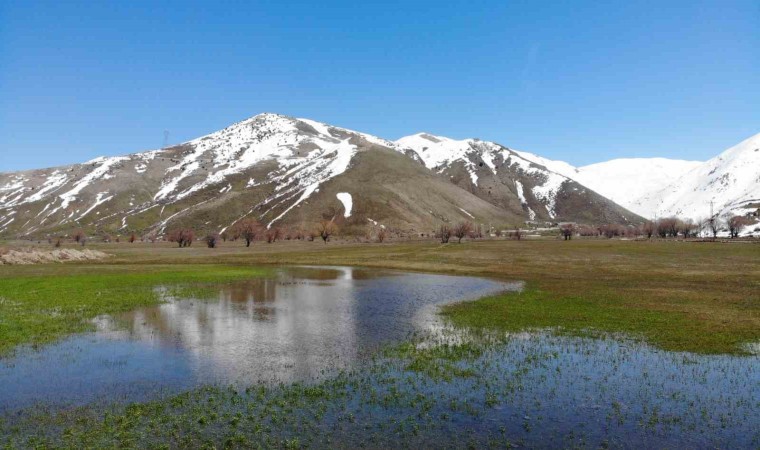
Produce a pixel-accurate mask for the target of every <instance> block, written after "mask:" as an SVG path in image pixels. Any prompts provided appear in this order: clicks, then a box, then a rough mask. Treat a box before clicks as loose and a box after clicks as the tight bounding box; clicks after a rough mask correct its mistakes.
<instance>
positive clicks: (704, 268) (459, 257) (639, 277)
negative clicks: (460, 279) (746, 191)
mask: <svg viewBox="0 0 760 450" xmlns="http://www.w3.org/2000/svg"><path fill="white" fill-rule="evenodd" d="M91 248H97V249H99V250H103V251H105V252H107V253H110V254H112V255H114V256H113V257H112V258H110V259H108V260H107V261H104V262H102V263H98V264H92V263H87V264H80V263H66V264H53V265H37V266H5V267H2V268H1V269H0V298H2V300H0V302H2V303H0V353H2V352H7V351H9V350H10V349H12V348H13V347H14V346H16V345H18V344H21V343H32V344H39V343H44V342H49V341H50V340H52V339H55V338H57V337H60V336H62V335H65V334H67V333H72V332H78V331H82V330H86V329H88V328H89V327H91V325H89V323H88V319H91V318H93V317H95V316H96V315H98V314H102V313H112V312H117V311H123V310H127V309H130V308H134V307H135V306H138V305H143V304H146V303H150V302H155V301H158V299H157V298H156V296H155V294H154V293H153V292H152V290H151V289H150V287H151V286H154V285H156V284H167V283H181V282H212V281H224V280H230V279H234V278H239V277H244V276H250V275H256V274H259V273H261V270H260V269H257V268H258V267H263V266H266V265H272V264H311V265H357V266H365V267H383V268H393V269H404V270H414V271H431V272H446V273H459V274H468V275H483V276H490V277H497V278H501V279H507V280H522V281H525V282H526V289H525V291H524V292H523V293H521V294H507V295H501V296H496V297H491V298H486V299H481V300H479V301H476V302H470V303H465V304H460V305H454V306H451V307H448V308H446V309H445V310H444V314H445V315H446V316H447V317H449V318H450V319H451V320H452V321H453V322H454V323H456V324H460V325H464V326H475V327H485V328H496V329H505V330H518V329H525V328H545V327H552V328H557V331H558V332H567V333H574V334H575V333H584V334H586V333H589V332H591V333H593V332H595V331H601V332H624V333H628V334H631V335H633V336H635V337H641V338H643V339H645V340H647V341H648V342H650V343H651V344H653V345H656V346H659V347H661V348H663V349H667V350H683V351H691V352H696V353H742V351H743V350H742V348H743V347H742V346H741V344H743V343H749V342H758V341H760V245H758V244H755V243H740V244H731V243H697V242H677V241H652V242H632V241H616V240H576V241H570V242H563V241H557V240H535V241H529V240H524V241H519V242H516V241H490V240H484V241H476V242H465V243H463V244H461V245H460V244H448V245H440V244H438V243H434V242H430V241H427V242H404V243H387V244H361V243H349V242H335V243H330V244H327V245H324V244H322V243H321V242H320V243H318V242H282V243H275V244H271V245H270V244H264V243H256V244H255V245H254V246H252V247H251V248H245V247H244V246H243V245H241V244H240V243H224V244H223V245H222V246H221V247H220V248H217V249H208V248H205V247H203V246H202V245H201V243H196V245H195V246H194V247H191V248H184V249H179V248H175V247H173V246H171V245H169V244H155V245H153V244H142V243H140V244H137V243H135V244H127V243H122V244H96V245H91ZM247 267H248V268H247ZM106 299H107V300H106Z"/></svg>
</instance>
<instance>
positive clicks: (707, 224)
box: [702, 216, 720, 239]
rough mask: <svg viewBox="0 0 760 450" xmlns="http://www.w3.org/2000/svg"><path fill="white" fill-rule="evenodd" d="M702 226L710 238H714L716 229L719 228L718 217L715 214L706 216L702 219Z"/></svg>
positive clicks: (716, 234) (716, 235) (716, 233)
mask: <svg viewBox="0 0 760 450" xmlns="http://www.w3.org/2000/svg"><path fill="white" fill-rule="evenodd" d="M702 228H703V229H705V230H707V232H708V233H710V234H711V235H712V238H713V239H715V238H716V237H718V230H720V219H718V217H716V216H712V217H708V218H707V219H705V220H704V222H703V224H702Z"/></svg>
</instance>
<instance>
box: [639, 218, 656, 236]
mask: <svg viewBox="0 0 760 450" xmlns="http://www.w3.org/2000/svg"><path fill="white" fill-rule="evenodd" d="M654 231H655V224H654V222H652V221H651V220H647V221H646V222H644V223H643V224H642V225H641V234H643V235H644V236H646V237H647V239H652V235H653V234H654Z"/></svg>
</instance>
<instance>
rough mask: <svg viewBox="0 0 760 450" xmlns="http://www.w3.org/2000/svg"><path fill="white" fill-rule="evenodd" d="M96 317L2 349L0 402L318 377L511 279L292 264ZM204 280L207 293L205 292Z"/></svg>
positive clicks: (77, 399) (136, 397)
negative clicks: (67, 331) (31, 344)
mask: <svg viewBox="0 0 760 450" xmlns="http://www.w3.org/2000/svg"><path fill="white" fill-rule="evenodd" d="M175 288H176V287H172V286H159V287H157V288H156V290H157V291H158V293H159V294H160V297H161V298H162V299H163V300H164V302H163V303H160V304H157V305H153V306H148V307H143V308H138V309H136V310H133V311H130V312H128V313H124V314H119V315H117V316H115V317H110V316H101V317H98V318H96V319H95V323H96V325H97V331H96V332H94V333H85V334H79V335H74V336H71V337H69V338H66V339H63V340H61V341H60V342H57V343H54V344H50V345H47V346H44V347H42V348H40V349H37V350H30V349H22V350H20V351H19V352H17V355H15V356H14V357H12V358H10V359H5V360H0V405H2V407H0V411H2V410H4V409H5V410H10V409H15V408H19V407H26V406H30V405H33V404H40V403H42V404H46V405H55V404H60V405H77V404H85V403H87V402H90V401H95V400H98V401H106V402H107V401H109V400H110V401H120V402H125V401H126V402H129V401H144V400H149V399H151V398H153V397H154V396H156V395H158V394H165V393H167V392H169V393H171V392H180V391H182V390H187V389H192V388H193V387H197V386H201V385H206V384H220V385H235V386H247V385H250V384H254V383H260V382H265V383H270V384H271V383H292V382H304V381H313V380H317V379H324V378H325V377H327V376H329V375H330V374H334V373H336V371H338V370H341V369H349V368H352V367H355V366H356V364H358V362H359V361H361V360H362V359H364V358H366V357H367V356H369V355H371V354H372V353H374V352H375V351H376V350H378V349H379V348H381V347H383V346H386V345H388V344H391V343H394V342H400V341H402V340H404V339H407V338H409V337H410V336H412V335H414V334H415V333H423V332H429V331H430V330H431V329H432V328H434V327H437V326H440V323H441V319H440V318H439V317H437V314H436V310H437V307H438V306H439V305H442V304H445V303H451V302H457V301H463V300H475V299H477V298H480V297H483V296H487V295H493V294H497V293H500V292H505V291H509V290H512V291H514V290H518V289H520V288H521V283H506V282H503V281H495V280H490V279H485V278H477V277H461V276H450V275H433V274H422V273H404V272H395V271H387V270H377V269H371V270H370V269H361V268H352V267H291V268H282V269H278V270H277V271H276V273H275V275H274V276H271V277H259V278H252V279H249V280H245V281H238V282H233V283H227V284H223V285H219V286H216V287H213V286H212V287H205V288H203V291H204V292H202V293H203V294H206V295H203V296H202V298H196V297H197V296H195V294H196V292H195V291H193V290H189V291H188V292H184V291H183V290H182V289H181V287H180V289H175ZM207 291H209V292H207Z"/></svg>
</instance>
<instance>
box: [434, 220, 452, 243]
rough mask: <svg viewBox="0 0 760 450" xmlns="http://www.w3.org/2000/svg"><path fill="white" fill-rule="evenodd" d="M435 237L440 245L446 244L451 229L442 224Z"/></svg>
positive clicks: (449, 237)
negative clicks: (439, 241)
mask: <svg viewBox="0 0 760 450" xmlns="http://www.w3.org/2000/svg"><path fill="white" fill-rule="evenodd" d="M436 237H437V238H438V239H440V240H441V244H448V243H449V240H450V239H451V227H450V226H448V225H447V224H445V223H444V224H442V225H441V227H440V228H439V229H438V232H437V233H436Z"/></svg>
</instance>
